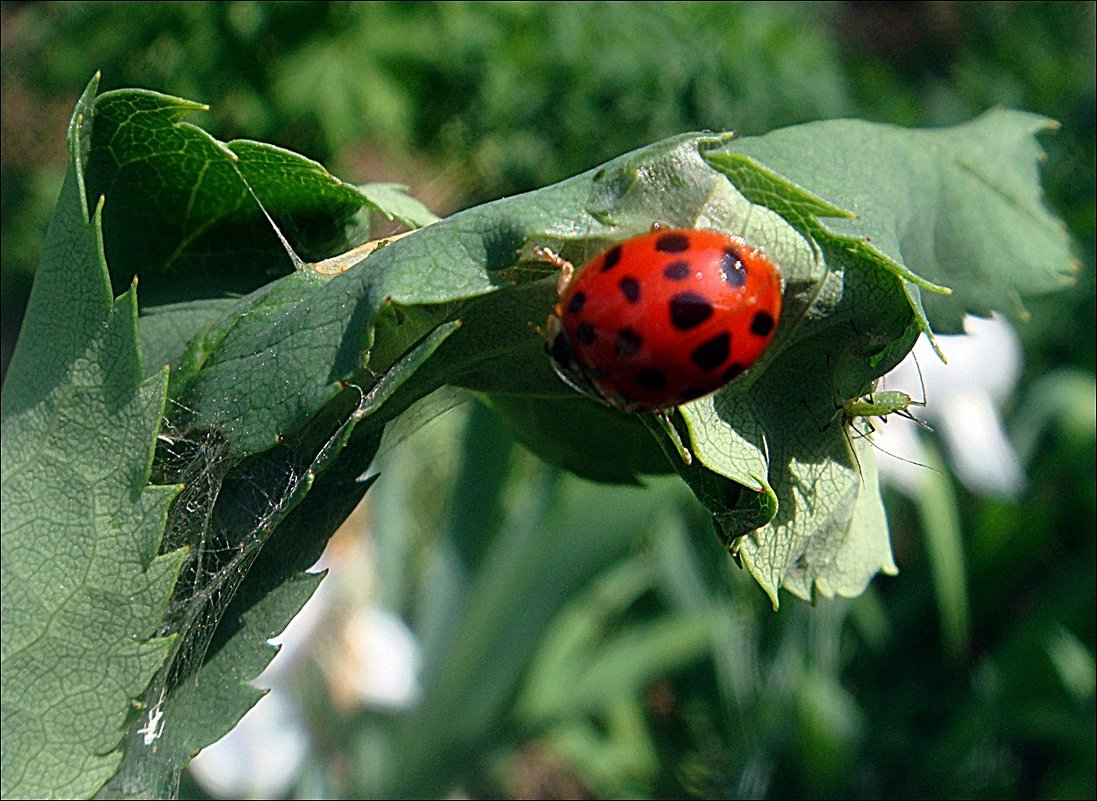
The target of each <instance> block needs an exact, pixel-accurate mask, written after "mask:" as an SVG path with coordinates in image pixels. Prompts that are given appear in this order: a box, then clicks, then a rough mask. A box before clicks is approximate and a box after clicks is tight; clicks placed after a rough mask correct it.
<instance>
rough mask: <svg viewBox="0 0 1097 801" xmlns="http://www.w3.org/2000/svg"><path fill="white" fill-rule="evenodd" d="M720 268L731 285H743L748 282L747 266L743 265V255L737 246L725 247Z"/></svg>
mask: <svg viewBox="0 0 1097 801" xmlns="http://www.w3.org/2000/svg"><path fill="white" fill-rule="evenodd" d="M720 270H721V271H722V272H723V274H724V280H725V281H727V282H728V285H729V286H743V285H744V284H745V283H746V282H747V268H746V267H745V266H743V257H742V255H741V254H740V253H739V251H738V250H736V249H735V248H725V249H724V255H723V257H722V258H721V259H720Z"/></svg>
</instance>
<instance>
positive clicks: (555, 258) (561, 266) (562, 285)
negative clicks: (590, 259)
mask: <svg viewBox="0 0 1097 801" xmlns="http://www.w3.org/2000/svg"><path fill="white" fill-rule="evenodd" d="M533 255H534V256H536V257H537V258H539V259H540V260H541V261H543V262H545V263H546V264H551V265H552V266H553V267H555V268H556V269H557V270H559V271H560V278H559V279H557V281H556V293H557V294H559V295H562V294H564V290H565V289H567V285H568V284H570V283H571V277H572V276H573V275H575V265H574V264H572V263H571V262H570V261H568V260H567V259H565V258H564V257H563V256H561V255H560V254H559V253H557V252H556V251H554V250H550V249H549V248H543V247H541V246H540V245H534V246H533Z"/></svg>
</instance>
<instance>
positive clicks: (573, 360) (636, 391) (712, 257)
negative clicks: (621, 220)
mask: <svg viewBox="0 0 1097 801" xmlns="http://www.w3.org/2000/svg"><path fill="white" fill-rule="evenodd" d="M780 315H781V274H780V271H779V270H778V269H777V266H776V265H775V264H774V263H773V262H772V261H770V260H769V258H767V257H766V256H765V255H764V254H763V253H761V251H759V250H757V249H756V248H754V247H752V246H750V245H748V244H747V243H746V242H744V241H743V240H742V239H740V238H738V237H733V236H727V235H725V234H720V233H716V232H714V231H694V230H657V231H652V232H651V233H648V234H644V235H642V236H638V237H635V238H633V239H629V240H626V241H625V242H622V243H620V244H618V245H615V246H613V247H611V248H609V249H608V250H606V251H605V252H604V253H601V254H600V255H598V256H597V257H595V258H594V259H593V260H591V261H590V262H589V263H587V264H586V265H585V266H584V267H582V268H581V269H580V270H579V271H578V272H577V273H576V274H575V276H574V277H573V278H572V280H571V281H570V282H569V283H568V284H567V286H566V287H565V288H564V289H563V290H562V292H561V293H560V299H559V302H558V303H557V304H556V306H555V308H554V309H553V313H552V314H551V315H550V316H549V319H548V324H547V326H546V338H547V340H548V351H549V354H550V355H551V356H552V357H553V359H554V360H555V362H556V364H557V365H558V367H559V368H562V371H559V370H558V372H561V375H562V376H563V377H565V379H571V380H570V381H569V383H573V385H578V386H579V388H581V389H589V390H593V392H594V393H595V394H597V395H598V396H599V397H601V398H602V399H603V400H604V401H605V402H606V403H608V404H609V405H610V406H612V407H614V408H617V409H620V410H622V411H628V412H632V411H643V410H657V409H666V408H670V407H672V406H677V405H679V404H682V403H685V402H687V401H690V400H693V399H694V398H699V397H701V396H702V395H707V394H709V393H710V392H713V391H715V390H717V389H719V388H720V387H722V386H724V385H725V384H727V383H728V382H729V381H731V380H733V379H734V378H736V377H737V376H738V375H739V374H740V373H742V372H743V371H744V370H746V369H747V368H748V367H750V365H752V364H753V363H754V362H755V361H757V359H758V357H759V356H761V355H762V353H763V351H765V349H766V347H767V346H768V345H769V343H770V340H772V339H773V335H774V332H775V331H776V328H777V320H778V318H779V317H780Z"/></svg>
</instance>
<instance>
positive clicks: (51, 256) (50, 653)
mask: <svg viewBox="0 0 1097 801" xmlns="http://www.w3.org/2000/svg"><path fill="white" fill-rule="evenodd" d="M96 85H97V79H96V80H93V81H92V82H91V84H90V85H89V86H88V88H87V90H86V91H85V93H84V95H83V97H82V98H81V99H80V102H79V103H78V104H77V106H76V110H75V113H74V115H73V119H72V124H71V126H70V129H69V140H68V143H69V152H70V156H71V158H70V163H69V170H68V174H67V176H66V180H65V185H64V187H63V188H62V190H61V197H60V200H59V203H58V206H57V210H56V212H55V214H54V218H53V222H52V224H51V227H50V231H49V234H48V235H47V239H46V243H45V248H44V253H43V257H42V263H41V266H40V267H39V270H38V273H37V276H36V280H35V284H34V289H33V292H32V295H31V300H30V305H29V307H28V311H27V317H26V322H25V324H24V327H23V330H22V333H21V336H20V338H19V344H18V346H17V348H16V350H15V353H14V355H13V357H12V362H11V369H10V371H9V373H8V376H7V381H6V383H5V384H4V391H3V479H2V487H3V490H2V491H3V503H2V508H3V513H2V514H3V536H2V543H3V558H2V562H0V564H2V571H3V609H4V626H3V632H4V633H3V649H2V664H3V673H2V675H3V680H2V681H3V690H2V695H3V701H2V710H3V728H4V738H3V765H4V769H3V795H4V797H6V798H7V797H68V798H71V797H89V796H91V795H93V794H95V793H96V791H98V790H99V788H100V787H101V786H102V785H103V783H104V782H105V781H107V779H109V778H110V776H111V775H112V774H113V773H114V772H115V770H116V769H117V767H118V765H119V762H120V760H121V759H122V752H121V749H120V745H121V741H122V739H123V736H124V735H125V732H126V731H127V729H128V728H129V727H130V724H131V721H132V720H133V718H134V716H135V713H136V712H137V709H136V706H135V705H136V702H137V699H138V698H139V697H140V695H141V693H142V692H143V691H144V690H145V687H146V686H147V685H148V684H149V682H150V680H151V679H152V678H153V675H154V674H155V673H156V672H157V670H158V669H159V668H160V667H161V664H162V663H163V662H164V659H165V657H166V656H167V654H168V651H169V649H170V648H171V645H172V638H171V637H159V636H157V634H158V632H159V628H158V627H159V624H160V620H161V617H162V615H163V612H164V609H165V607H166V605H167V602H168V598H169V597H170V594H171V590H172V586H173V585H174V583H175V579H176V576H177V574H178V572H179V569H180V566H181V564H182V561H183V553H182V552H180V551H175V552H171V553H167V554H165V555H162V556H159V555H158V553H159V550H160V542H161V537H162V534H163V527H164V519H165V516H166V514H167V510H168V504H169V503H170V502H171V500H172V498H173V497H174V496H175V494H176V492H177V491H178V490H177V488H176V487H150V486H147V482H148V478H149V472H150V467H151V464H152V456H153V445H154V443H155V437H156V432H157V429H158V427H159V425H160V420H161V417H162V415H163V411H164V401H165V391H166V388H167V374H166V371H159V372H157V373H156V374H154V375H152V376H151V377H149V378H148V379H146V380H144V381H142V380H141V376H142V370H141V365H140V360H139V355H138V347H137V305H136V296H135V292H134V291H133V289H132V288H131V289H130V291H128V292H126V293H125V294H124V295H123V296H122V297H120V298H118V300H117V301H113V302H112V299H111V292H110V282H109V279H108V276H107V270H106V265H105V264H104V262H103V258H102V239H101V236H100V223H101V215H100V211H99V210H97V211H96V213H95V215H94V216H91V217H90V219H89V214H88V210H87V207H86V206H85V195H84V187H83V174H82V173H83V161H82V159H83V155H84V153H85V149H86V140H87V137H88V134H89V132H88V124H89V120H90V116H91V104H92V100H93V99H94V96H95V89H96ZM101 208H102V206H101V205H100V209H101Z"/></svg>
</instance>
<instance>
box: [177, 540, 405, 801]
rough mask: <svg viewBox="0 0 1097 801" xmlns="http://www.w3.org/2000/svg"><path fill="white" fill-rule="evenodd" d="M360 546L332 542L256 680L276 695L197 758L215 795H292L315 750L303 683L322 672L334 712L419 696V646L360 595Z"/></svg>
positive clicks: (366, 568)
mask: <svg viewBox="0 0 1097 801" xmlns="http://www.w3.org/2000/svg"><path fill="white" fill-rule="evenodd" d="M348 539H349V544H348ZM360 541H361V539H360V537H355V538H347V537H344V538H342V541H341V542H340V541H339V538H338V537H336V538H333V539H332V541H331V542H329V544H328V545H329V547H328V548H327V549H326V550H325V552H324V555H323V556H322V557H321V559H320V561H319V562H318V563H317V565H316V567H315V568H313V570H321V569H324V568H327V569H328V570H329V571H330V572H329V574H328V576H327V577H326V578H325V579H324V580H323V581H322V582H321V583H320V586H319V587H318V588H317V590H316V592H315V593H314V594H313V596H312V598H310V599H309V601H308V603H306V604H305V606H304V607H303V608H302V609H301V611H300V612H299V613H298V614H297V616H296V617H295V618H294V619H293V620H292V621H290V624H289V625H288V626H287V627H286V629H285V631H283V632H282V634H281V635H279V636H278V637H276V638H274V639H272V640H271V643H272V644H276V645H280V646H281V650H280V651H279V652H278V654H277V655H276V656H275V658H274V659H273V661H272V662H271V663H270V664H269V665H268V666H267V668H266V670H264V671H263V672H262V673H261V674H259V676H257V677H256V678H255V679H254V680H253V681H252V684H254V685H256V686H257V687H269V688H270V692H269V693H268V694H267V695H266V696H265V697H263V698H262V699H260V701H259V702H258V703H257V704H256V705H255V706H254V707H252V709H251V711H249V712H248V713H247V714H246V715H244V717H243V719H242V720H241V721H240V722H239V723H238V724H237V726H236V728H234V729H233V730H232V731H231V732H229V733H228V734H227V735H225V736H224V737H222V738H221V739H220V740H218V741H217V742H216V743H213V744H212V745H210V746H209V747H207V748H205V749H203V750H202V752H201V753H200V754H199V755H198V756H197V757H195V759H194V760H192V761H191V763H190V767H191V772H192V775H193V776H194V778H195V779H196V780H197V781H199V782H200V783H201V784H202V785H203V787H205V788H206V789H207V790H208V791H209V792H210V793H211V794H212V795H214V796H221V797H226V798H272V797H279V796H285V794H286V793H287V791H288V790H289V789H290V788H291V787H292V783H293V782H294V781H295V780H296V778H297V776H298V774H299V772H300V770H301V766H302V763H303V762H304V759H305V756H306V754H307V753H308V750H309V747H310V736H309V732H308V730H307V728H306V726H305V721H304V716H303V715H302V713H301V710H300V708H299V707H298V702H297V682H298V681H299V680H300V677H301V675H304V674H307V673H309V672H311V673H313V674H314V673H315V670H316V667H317V666H318V667H319V668H320V669H321V670H322V673H323V675H324V678H325V679H326V680H327V687H328V690H329V693H330V697H331V702H332V703H333V704H334V705H335V706H336V707H342V708H344V709H345V708H347V707H361V706H374V707H384V708H389V709H392V708H400V707H406V706H410V705H412V704H413V703H414V702H415V701H416V700H418V698H419V680H418V674H419V665H420V661H421V659H420V653H419V643H418V641H417V640H416V639H415V636H414V635H413V634H412V633H411V631H410V630H409V629H408V628H407V626H406V625H405V624H404V622H403V621H402V620H401V619H400V618H399V617H398V616H396V615H394V614H392V613H391V612H388V611H387V610H384V609H382V608H380V607H378V606H376V605H375V604H373V603H372V601H371V600H370V599H369V598H368V597H361V596H362V595H363V593H362V592H361V588H362V587H363V586H367V587H368V585H369V583H370V582H369V581H368V580H367V581H365V582H364V581H363V574H364V573H365V574H368V573H369V572H370V571H371V560H369V558H368V556H367V555H365V554H363V553H362V549H361V548H360V547H356V544H357V543H360ZM367 578H368V577H367ZM368 594H369V593H368V592H367V593H366V595H368ZM333 635H334V636H333Z"/></svg>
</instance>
